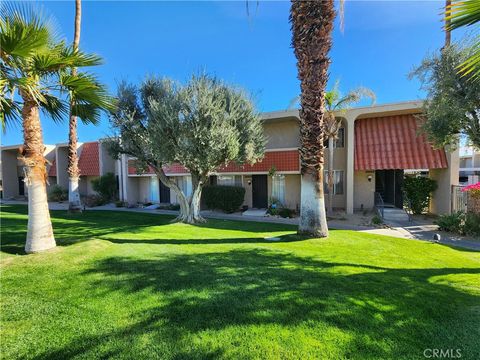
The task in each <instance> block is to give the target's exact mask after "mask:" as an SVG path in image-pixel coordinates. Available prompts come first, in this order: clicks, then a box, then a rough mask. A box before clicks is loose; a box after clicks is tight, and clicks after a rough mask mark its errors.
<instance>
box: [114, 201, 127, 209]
mask: <svg viewBox="0 0 480 360" xmlns="http://www.w3.org/2000/svg"><path fill="white" fill-rule="evenodd" d="M115 206H116V207H117V208H121V207H125V202H124V201H121V200H118V201H115Z"/></svg>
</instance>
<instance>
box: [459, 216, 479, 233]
mask: <svg viewBox="0 0 480 360" xmlns="http://www.w3.org/2000/svg"><path fill="white" fill-rule="evenodd" d="M463 233H464V234H466V235H472V236H480V214H477V213H470V212H469V213H467V215H466V216H465V223H464V226H463Z"/></svg>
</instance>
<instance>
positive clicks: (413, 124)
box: [355, 114, 448, 170]
mask: <svg viewBox="0 0 480 360" xmlns="http://www.w3.org/2000/svg"><path fill="white" fill-rule="evenodd" d="M417 130H418V127H417V119H416V118H415V115H412V114H408V115H396V116H385V117H377V118H368V119H359V120H357V121H355V170H380V169H438V168H447V167H448V163H447V157H446V155H445V151H444V150H443V149H439V150H435V149H433V148H432V146H431V145H430V144H429V143H428V142H427V140H426V139H425V136H424V135H419V134H418V133H417Z"/></svg>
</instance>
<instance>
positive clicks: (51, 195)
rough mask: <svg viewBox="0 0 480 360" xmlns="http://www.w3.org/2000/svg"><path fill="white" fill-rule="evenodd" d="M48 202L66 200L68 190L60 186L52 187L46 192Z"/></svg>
mask: <svg viewBox="0 0 480 360" xmlns="http://www.w3.org/2000/svg"><path fill="white" fill-rule="evenodd" d="M48 200H50V201H65V200H68V190H67V189H64V188H63V187H61V186H60V185H53V186H52V187H51V188H50V191H49V192H48Z"/></svg>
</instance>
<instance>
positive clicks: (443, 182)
mask: <svg viewBox="0 0 480 360" xmlns="http://www.w3.org/2000/svg"><path fill="white" fill-rule="evenodd" d="M446 155H447V162H448V168H447V169H431V170H430V171H429V175H430V178H431V179H433V180H435V181H436V182H437V185H438V187H437V190H435V191H434V193H433V196H432V201H431V203H430V211H431V212H432V213H433V214H449V213H450V212H451V204H452V185H458V176H459V165H460V157H459V150H458V148H457V150H455V151H453V152H448V151H446Z"/></svg>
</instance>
